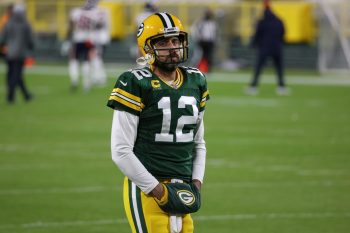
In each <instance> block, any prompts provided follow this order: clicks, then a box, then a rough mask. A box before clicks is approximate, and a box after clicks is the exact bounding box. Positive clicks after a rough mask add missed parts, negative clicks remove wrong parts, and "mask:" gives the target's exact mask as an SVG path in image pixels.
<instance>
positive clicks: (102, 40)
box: [91, 7, 111, 86]
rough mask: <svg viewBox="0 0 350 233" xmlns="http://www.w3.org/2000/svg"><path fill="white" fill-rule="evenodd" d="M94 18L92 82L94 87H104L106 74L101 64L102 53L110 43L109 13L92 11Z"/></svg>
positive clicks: (100, 9)
mask: <svg viewBox="0 0 350 233" xmlns="http://www.w3.org/2000/svg"><path fill="white" fill-rule="evenodd" d="M93 14H94V18H95V20H96V24H95V27H94V29H93V31H92V41H93V43H94V45H95V51H96V53H95V56H93V58H92V60H91V62H92V64H91V65H92V74H93V79H92V82H93V83H94V84H96V85H102V86H103V85H105V84H106V81H107V74H106V70H105V66H104V64H103V52H104V50H105V47H106V45H107V44H109V43H110V40H111V37H110V23H109V22H110V16H109V12H108V11H107V10H106V9H103V8H100V7H98V8H94V9H93Z"/></svg>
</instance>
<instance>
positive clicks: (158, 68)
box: [107, 12, 209, 233]
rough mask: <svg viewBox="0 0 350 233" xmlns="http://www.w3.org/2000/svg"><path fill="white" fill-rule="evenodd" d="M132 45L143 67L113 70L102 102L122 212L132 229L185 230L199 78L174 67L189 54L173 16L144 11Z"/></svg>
mask: <svg viewBox="0 0 350 233" xmlns="http://www.w3.org/2000/svg"><path fill="white" fill-rule="evenodd" d="M137 42H138V46H139V49H140V51H141V53H142V55H143V56H142V57H141V58H139V59H138V60H137V62H138V63H139V64H142V65H144V67H143V68H140V69H132V70H129V71H127V72H125V73H123V74H122V75H120V77H119V78H118V80H117V82H116V84H115V86H114V88H113V90H112V93H111V96H110V98H109V100H108V103H107V106H109V107H111V108H112V109H114V111H113V112H114V114H113V122H112V133H111V151H112V159H113V161H114V162H115V163H116V164H117V166H118V167H119V169H120V170H121V171H122V173H123V174H124V175H125V179H124V191H123V199H124V207H125V211H126V215H127V218H128V221H129V224H130V227H131V229H132V232H134V233H135V232H143V233H146V232H149V233H166V232H171V233H178V232H182V233H192V232H193V229H194V227H193V221H192V217H191V215H190V213H193V212H196V211H198V209H199V208H200V204H201V195H200V190H201V185H202V182H203V177H204V171H205V161H206V146H205V141H204V124H203V116H204V110H205V106H206V101H207V100H208V99H209V94H208V90H207V82H206V78H205V76H204V75H203V74H202V73H201V72H200V71H199V70H198V69H196V68H191V67H185V66H179V64H180V63H183V62H185V61H186V60H187V58H188V37H187V33H186V31H185V30H184V27H183V25H182V23H181V21H180V20H179V19H178V18H177V17H176V16H174V15H171V14H168V13H166V12H164V13H155V14H153V15H151V16H149V17H148V18H146V19H145V20H144V21H143V23H142V24H141V25H140V27H139V30H138V34H137Z"/></svg>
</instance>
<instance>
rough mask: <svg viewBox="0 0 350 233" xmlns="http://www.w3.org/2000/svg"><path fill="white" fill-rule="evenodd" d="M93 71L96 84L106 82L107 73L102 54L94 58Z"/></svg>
mask: <svg viewBox="0 0 350 233" xmlns="http://www.w3.org/2000/svg"><path fill="white" fill-rule="evenodd" d="M92 73H93V82H94V83H96V84H100V85H104V84H106V80H107V75H106V70H105V67H104V64H103V61H102V58H101V57H100V56H96V57H95V58H94V59H93V60H92Z"/></svg>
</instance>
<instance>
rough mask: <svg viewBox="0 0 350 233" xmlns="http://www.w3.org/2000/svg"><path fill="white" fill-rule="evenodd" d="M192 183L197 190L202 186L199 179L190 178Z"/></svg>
mask: <svg viewBox="0 0 350 233" xmlns="http://www.w3.org/2000/svg"><path fill="white" fill-rule="evenodd" d="M192 183H193V184H194V185H195V186H196V187H197V188H198V189H199V190H201V188H202V182H200V181H199V180H192Z"/></svg>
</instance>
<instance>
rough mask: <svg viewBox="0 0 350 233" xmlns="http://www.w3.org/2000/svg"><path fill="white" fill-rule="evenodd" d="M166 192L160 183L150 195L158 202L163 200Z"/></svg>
mask: <svg viewBox="0 0 350 233" xmlns="http://www.w3.org/2000/svg"><path fill="white" fill-rule="evenodd" d="M164 193H165V190H164V187H163V185H162V184H161V183H158V185H157V186H156V187H155V188H154V189H153V190H152V191H151V193H150V195H151V196H152V197H155V198H157V199H158V200H161V199H162V197H163V196H164Z"/></svg>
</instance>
